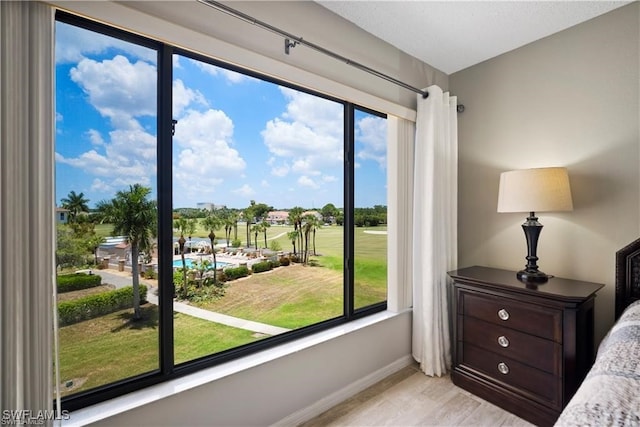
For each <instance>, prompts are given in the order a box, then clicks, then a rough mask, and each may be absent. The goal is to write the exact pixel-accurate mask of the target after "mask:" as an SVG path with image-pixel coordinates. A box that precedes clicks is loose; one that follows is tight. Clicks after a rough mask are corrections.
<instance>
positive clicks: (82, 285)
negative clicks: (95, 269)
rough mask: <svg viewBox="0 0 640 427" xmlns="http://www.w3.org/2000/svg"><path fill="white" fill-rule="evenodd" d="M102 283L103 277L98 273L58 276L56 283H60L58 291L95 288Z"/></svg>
mask: <svg viewBox="0 0 640 427" xmlns="http://www.w3.org/2000/svg"><path fill="white" fill-rule="evenodd" d="M101 283H102V277H101V276H99V275H97V274H86V273H76V274H65V275H63V276H58V277H57V278H56V284H57V285H58V292H59V293H64V292H71V291H79V290H80V289H87V288H93V287H96V286H100V284H101Z"/></svg>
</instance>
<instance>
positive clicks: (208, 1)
mask: <svg viewBox="0 0 640 427" xmlns="http://www.w3.org/2000/svg"><path fill="white" fill-rule="evenodd" d="M198 2H200V3H202V4H204V5H207V6H210V7H212V8H214V9H217V10H219V11H221V12H224V13H226V14H228V15H231V16H233V17H235V18H238V19H241V20H243V21H245V22H247V23H249V24H253V25H256V26H258V27H260V28H263V29H265V30H267V31H270V32H272V33H275V34H278V35H279V36H282V37H284V52H285V53H286V54H287V55H288V54H289V49H290V48H292V47H296V45H298V44H301V45H303V46H307V47H309V48H311V49H313V50H316V51H318V52H320V53H323V54H325V55H327V56H330V57H332V58H333V59H337V60H338V61H342V62H344V63H345V64H347V65H351V66H352V67H355V68H357V69H359V70H361V71H365V72H367V73H369V74H373V75H374V76H376V77H379V78H381V79H384V80H386V81H388V82H391V83H394V84H396V85H398V86H401V87H403V88H405V89H408V90H411V91H413V92H416V93H419V94H421V95H422V97H423V98H427V97H428V96H429V92H427V91H426V90H421V89H418V88H416V87H413V86H411V85H408V84H406V83H404V82H402V81H400V80H398V79H395V78H393V77H391V76H388V75H386V74H384V73H381V72H380V71H377V70H374V69H373V68H370V67H367V66H366V65H363V64H360V63H358V62H356V61H353V60H351V59H349V58H346V57H344V56H342V55H339V54H337V53H335V52H332V51H330V50H328V49H325V48H323V47H322V46H318V45H317V44H314V43H311V42H308V41H306V40H304V39H303V38H302V37H297V36H294V35H293V34H290V33H288V32H286V31H284V30H281V29H280V28H277V27H274V26H273V25H270V24H267V23H266V22H263V21H260V20H258V19H256V18H254V17H252V16H249V15H247V14H245V13H243V12H240V11H239V10H236V9H233V8H231V7H229V6H227V5H225V4H222V3H220V2H218V1H215V0H198ZM292 40H293V41H292Z"/></svg>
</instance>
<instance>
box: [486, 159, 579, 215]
mask: <svg viewBox="0 0 640 427" xmlns="http://www.w3.org/2000/svg"><path fill="white" fill-rule="evenodd" d="M570 210H573V201H572V200H571V188H570V187H569V175H568V174H567V169H566V168H558V167H554V168H536V169H523V170H515V171H509V172H503V173H501V174H500V189H499V191H498V212H551V211H570Z"/></svg>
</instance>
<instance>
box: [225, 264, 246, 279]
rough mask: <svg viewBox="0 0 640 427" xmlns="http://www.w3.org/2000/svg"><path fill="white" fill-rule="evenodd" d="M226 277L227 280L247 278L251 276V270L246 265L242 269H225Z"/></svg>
mask: <svg viewBox="0 0 640 427" xmlns="http://www.w3.org/2000/svg"><path fill="white" fill-rule="evenodd" d="M224 275H225V278H226V280H234V279H239V278H241V277H247V276H248V275H249V269H248V268H247V266H246V265H242V266H240V267H229V268H225V269H224Z"/></svg>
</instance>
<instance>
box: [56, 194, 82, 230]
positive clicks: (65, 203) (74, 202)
mask: <svg viewBox="0 0 640 427" xmlns="http://www.w3.org/2000/svg"><path fill="white" fill-rule="evenodd" d="M60 202H62V207H63V208H65V209H67V210H69V220H70V222H75V220H76V218H77V217H78V214H79V213H81V212H89V206H88V205H87V203H89V199H85V198H84V193H80V194H76V192H75V191H70V192H69V194H68V195H67V197H65V198H62V199H60Z"/></svg>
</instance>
